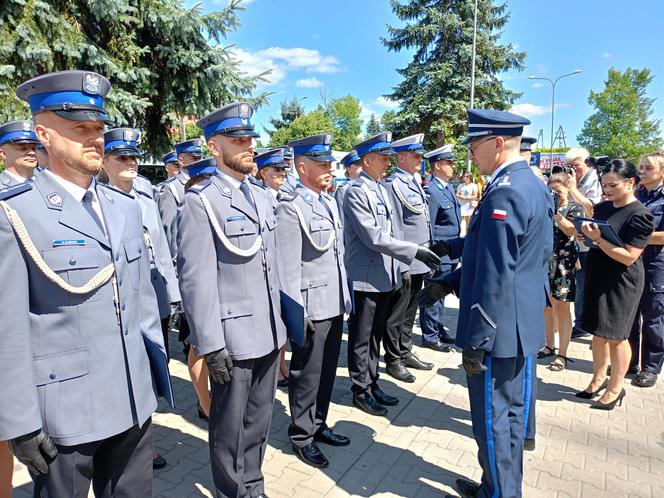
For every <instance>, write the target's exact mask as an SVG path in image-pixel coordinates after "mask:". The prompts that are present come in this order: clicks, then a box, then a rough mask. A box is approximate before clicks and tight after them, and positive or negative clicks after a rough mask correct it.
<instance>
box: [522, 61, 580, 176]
mask: <svg viewBox="0 0 664 498" xmlns="http://www.w3.org/2000/svg"><path fill="white" fill-rule="evenodd" d="M580 72H581V70H580V69H577V70H576V71H572V72H571V73H567V74H563V75H562V76H558V77H557V78H556V79H555V80H550V79H549V78H542V77H538V76H528V79H529V80H544V81H548V82H549V83H551V149H550V151H549V156H550V157H549V165H550V166H551V165H553V126H554V123H553V117H554V113H555V109H556V83H558V82H559V81H560V80H561V79H563V78H566V77H567V76H574V75H575V74H579V73H580Z"/></svg>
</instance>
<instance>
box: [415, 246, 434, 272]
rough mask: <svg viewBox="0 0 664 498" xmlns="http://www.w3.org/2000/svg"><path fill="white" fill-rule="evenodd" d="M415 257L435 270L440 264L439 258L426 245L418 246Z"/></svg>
mask: <svg viewBox="0 0 664 498" xmlns="http://www.w3.org/2000/svg"><path fill="white" fill-rule="evenodd" d="M415 259H416V260H418V261H421V262H422V263H424V264H425V265H427V266H428V267H429V268H431V269H432V270H437V269H438V267H439V266H440V258H439V257H438V256H436V254H435V253H434V252H433V251H431V250H429V248H428V247H424V246H419V247H418V248H417V252H416V253H415Z"/></svg>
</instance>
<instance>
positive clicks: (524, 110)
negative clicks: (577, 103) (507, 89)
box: [510, 103, 572, 118]
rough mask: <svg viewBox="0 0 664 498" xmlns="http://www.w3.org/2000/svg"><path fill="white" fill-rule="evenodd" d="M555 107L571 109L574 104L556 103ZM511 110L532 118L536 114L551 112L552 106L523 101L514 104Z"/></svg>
mask: <svg viewBox="0 0 664 498" xmlns="http://www.w3.org/2000/svg"><path fill="white" fill-rule="evenodd" d="M555 107H556V109H569V108H570V107H572V106H571V105H569V104H567V103H561V104H556V105H555ZM510 112H513V113H514V114H518V115H519V116H523V117H526V118H532V117H535V116H542V115H543V114H548V113H550V112H551V106H548V105H537V104H529V103H523V104H517V105H515V106H512V108H511V109H510Z"/></svg>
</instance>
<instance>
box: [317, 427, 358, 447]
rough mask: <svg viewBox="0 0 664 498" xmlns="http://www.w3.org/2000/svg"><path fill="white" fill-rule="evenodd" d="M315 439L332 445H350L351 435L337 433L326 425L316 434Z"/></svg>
mask: <svg viewBox="0 0 664 498" xmlns="http://www.w3.org/2000/svg"><path fill="white" fill-rule="evenodd" d="M314 441H318V442H319V443H325V444H329V445H330V446H348V445H349V444H350V438H349V437H346V436H342V435H341V434H335V433H334V431H333V430H332V429H330V428H329V427H325V428H324V429H322V430H320V431H318V432H317V433H316V434H314Z"/></svg>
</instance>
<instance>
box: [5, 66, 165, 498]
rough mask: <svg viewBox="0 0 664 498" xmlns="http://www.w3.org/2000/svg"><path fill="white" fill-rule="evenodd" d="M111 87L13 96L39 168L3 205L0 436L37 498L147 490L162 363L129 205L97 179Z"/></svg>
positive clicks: (42, 80) (40, 89)
mask: <svg viewBox="0 0 664 498" xmlns="http://www.w3.org/2000/svg"><path fill="white" fill-rule="evenodd" d="M109 90H110V83H109V82H108V80H107V79H106V78H104V77H103V76H101V75H99V74H96V73H92V72H87V71H63V72H58V73H50V74H45V75H42V76H39V77H37V78H34V79H32V80H30V81H28V82H26V83H23V84H22V85H20V86H19V87H18V89H17V90H16V94H17V96H18V97H19V98H21V99H23V100H25V101H27V102H28V104H29V105H30V109H31V111H32V114H33V117H34V120H35V131H36V134H37V136H38V138H39V140H40V142H41V143H42V144H44V146H45V147H46V150H47V151H48V155H49V166H48V169H47V170H45V171H43V172H42V173H40V174H39V175H37V176H36V177H35V178H34V180H33V181H32V182H31V183H27V182H26V183H24V184H21V185H17V186H15V187H10V188H9V189H7V190H4V191H3V192H2V194H1V196H0V197H3V202H2V204H0V206H1V207H2V213H0V250H1V251H2V254H3V258H1V260H0V278H2V279H3V281H5V282H12V285H11V286H3V289H2V291H1V294H0V299H1V302H2V303H3V306H4V307H5V308H6V309H11V310H12V313H9V314H8V316H7V317H6V323H5V327H7V330H11V334H5V335H4V340H3V343H2V346H0V391H1V392H2V393H3V402H2V403H1V404H0V440H4V439H9V440H10V447H11V449H12V451H13V453H14V455H15V456H16V457H17V458H18V459H19V460H20V461H21V462H23V463H24V464H25V465H27V466H28V468H29V470H30V472H31V475H32V477H33V479H34V481H35V486H34V494H35V496H41V497H57V498H60V497H64V496H66V497H74V498H79V497H80V498H85V497H87V495H88V489H89V487H90V482H92V486H93V489H94V493H95V495H97V496H110V495H111V494H114V495H116V496H119V495H123V496H150V495H151V494H152V440H151V438H152V431H151V427H152V426H151V415H152V412H153V411H154V410H155V408H156V407H157V400H156V397H155V392H154V390H153V377H152V375H151V368H150V367H151V364H150V361H149V357H148V352H150V353H151V354H154V352H155V349H156V350H157V351H158V352H159V353H158V354H159V355H161V360H162V364H163V365H162V366H164V365H165V361H166V353H165V351H164V350H163V343H162V337H161V329H160V326H159V314H158V308H157V300H156V297H155V293H154V290H153V289H152V285H151V284H150V274H149V271H150V270H149V268H150V266H149V262H148V254H147V250H146V248H145V243H144V240H143V226H142V223H141V213H140V210H139V207H138V205H137V204H136V201H135V200H134V199H133V198H132V197H131V196H129V195H127V194H125V193H123V192H120V191H118V190H116V189H114V188H112V187H107V186H102V185H100V184H97V183H96V182H95V179H94V175H96V174H97V173H98V172H99V170H100V168H101V164H102V154H103V146H104V141H103V136H102V134H103V129H104V123H107V122H108V117H107V115H106V112H105V110H104V107H103V101H104V97H105V96H106V95H107V93H108V91H109ZM146 348H147V350H146ZM151 357H154V358H157V357H156V356H151ZM164 368H165V367H164ZM155 381H158V379H155Z"/></svg>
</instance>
